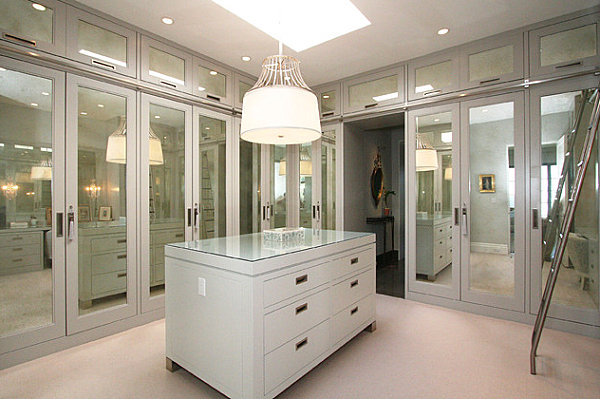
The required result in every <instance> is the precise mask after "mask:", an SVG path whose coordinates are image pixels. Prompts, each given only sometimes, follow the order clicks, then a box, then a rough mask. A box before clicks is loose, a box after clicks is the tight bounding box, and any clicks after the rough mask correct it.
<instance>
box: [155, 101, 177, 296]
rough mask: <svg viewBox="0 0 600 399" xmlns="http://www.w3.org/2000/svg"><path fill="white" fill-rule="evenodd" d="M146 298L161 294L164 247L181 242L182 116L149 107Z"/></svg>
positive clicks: (168, 110) (156, 106)
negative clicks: (148, 226) (148, 272)
mask: <svg viewBox="0 0 600 399" xmlns="http://www.w3.org/2000/svg"><path fill="white" fill-rule="evenodd" d="M148 117H149V118H150V119H149V120H150V131H149V132H148V138H149V166H150V168H149V170H150V176H149V187H148V190H149V196H148V198H149V203H148V212H149V215H148V216H149V220H150V248H149V250H150V284H149V287H150V295H151V296H154V295H159V294H163V293H164V289H165V285H164V284H165V244H169V243H172V242H181V241H184V240H185V234H184V233H185V231H184V230H185V189H186V185H185V112H184V111H181V110H178V109H173V108H168V107H164V106H161V105H156V104H152V103H150V114H149V115H148Z"/></svg>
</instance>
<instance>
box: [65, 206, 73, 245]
mask: <svg viewBox="0 0 600 399" xmlns="http://www.w3.org/2000/svg"><path fill="white" fill-rule="evenodd" d="M67 220H68V227H67V236H68V237H69V241H73V240H74V239H75V211H73V207H72V206H69V212H68V213H67Z"/></svg>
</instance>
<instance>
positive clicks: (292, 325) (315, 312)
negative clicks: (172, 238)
mask: <svg viewBox="0 0 600 399" xmlns="http://www.w3.org/2000/svg"><path fill="white" fill-rule="evenodd" d="M165 255H166V283H167V285H168V287H169V289H168V290H167V292H166V298H165V304H166V328H167V353H166V354H167V368H169V369H170V370H173V369H175V368H177V366H181V367H184V368H185V369H187V370H188V371H189V372H191V373H193V374H194V375H196V376H197V377H199V378H201V379H202V380H204V381H205V382H207V383H208V384H210V385H211V386H213V387H214V388H215V389H217V390H219V391H221V392H222V393H223V394H225V395H227V396H228V397H230V398H274V397H275V396H277V395H278V394H279V393H281V392H282V391H283V390H284V389H286V388H287V387H288V386H290V385H291V384H292V383H294V382H295V381H296V380H298V379H299V378H301V377H302V376H303V375H304V374H306V373H307V372H308V371H310V370H311V369H312V368H313V367H315V366H316V365H317V364H319V363H320V362H321V361H323V360H324V359H325V358H327V357H328V356H329V355H331V354H332V353H333V352H334V351H335V350H337V349H338V348H339V347H341V346H342V345H343V344H345V343H346V342H348V341H349V340H350V339H352V338H353V337H354V336H356V335H357V334H359V333H360V332H361V331H363V330H364V329H370V330H371V331H373V330H374V329H375V235H374V234H370V233H369V234H367V233H348V232H336V231H325V230H323V231H320V232H319V233H315V234H313V233H312V232H310V231H308V230H307V231H306V238H305V243H303V245H300V246H298V247H296V248H290V249H285V250H281V249H279V250H277V249H267V247H265V246H264V244H263V242H262V234H261V233H255V234H248V235H244V236H238V237H222V238H215V239H209V240H201V241H195V242H188V243H181V244H172V245H167V246H166V247H165Z"/></svg>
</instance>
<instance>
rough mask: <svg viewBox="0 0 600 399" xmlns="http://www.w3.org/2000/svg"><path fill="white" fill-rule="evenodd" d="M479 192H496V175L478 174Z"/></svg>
mask: <svg viewBox="0 0 600 399" xmlns="http://www.w3.org/2000/svg"><path fill="white" fill-rule="evenodd" d="M479 192H480V193H495V192H496V175H479Z"/></svg>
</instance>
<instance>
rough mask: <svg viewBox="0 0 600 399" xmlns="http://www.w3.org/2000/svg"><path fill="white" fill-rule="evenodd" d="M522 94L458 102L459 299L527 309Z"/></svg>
mask: <svg viewBox="0 0 600 399" xmlns="http://www.w3.org/2000/svg"><path fill="white" fill-rule="evenodd" d="M524 104H525V100H524V94H523V93H516V94H507V95H501V96H493V97H488V98H485V99H481V100H473V101H468V102H464V103H461V123H462V128H461V149H462V151H461V161H460V166H461V169H460V173H461V214H462V218H463V220H462V223H463V226H462V229H461V232H460V238H461V263H460V265H461V299H462V300H463V301H467V302H473V303H478V304H483V305H489V306H493V307H497V308H503V309H508V310H514V311H519V312H523V311H524V308H525V245H524V241H525V220H526V218H525V214H524V209H525V134H524V128H525V119H524V111H523V109H524Z"/></svg>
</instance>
